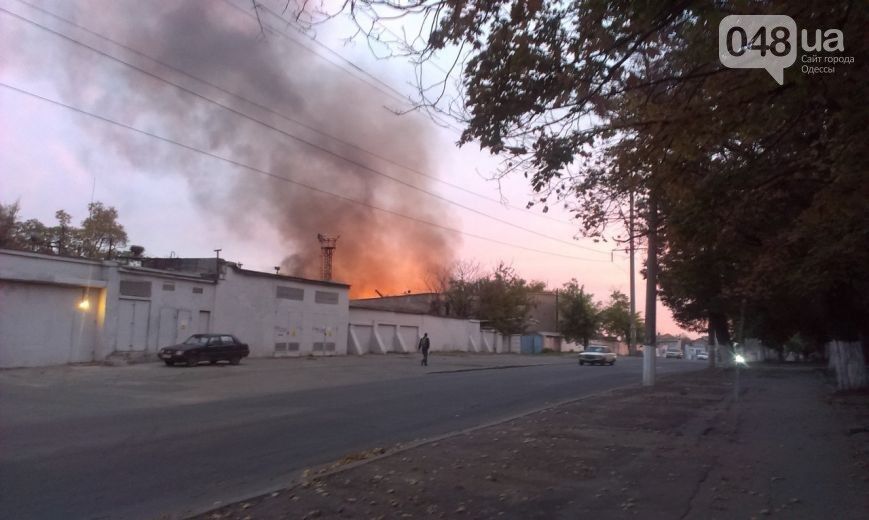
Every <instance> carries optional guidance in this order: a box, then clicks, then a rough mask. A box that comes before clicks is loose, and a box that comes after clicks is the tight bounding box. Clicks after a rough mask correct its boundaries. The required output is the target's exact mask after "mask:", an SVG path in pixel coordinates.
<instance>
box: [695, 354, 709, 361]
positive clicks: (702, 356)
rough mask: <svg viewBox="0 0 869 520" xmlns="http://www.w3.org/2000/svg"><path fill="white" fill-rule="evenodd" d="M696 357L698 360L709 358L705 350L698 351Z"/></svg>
mask: <svg viewBox="0 0 869 520" xmlns="http://www.w3.org/2000/svg"><path fill="white" fill-rule="evenodd" d="M697 359H698V360H700V361H706V360H708V359H709V354H707V353H706V352H698V353H697Z"/></svg>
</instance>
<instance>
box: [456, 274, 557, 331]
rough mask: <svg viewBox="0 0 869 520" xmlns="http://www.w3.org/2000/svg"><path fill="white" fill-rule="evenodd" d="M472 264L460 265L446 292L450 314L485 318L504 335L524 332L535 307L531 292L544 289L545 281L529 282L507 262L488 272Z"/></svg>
mask: <svg viewBox="0 0 869 520" xmlns="http://www.w3.org/2000/svg"><path fill="white" fill-rule="evenodd" d="M472 265H473V264H468V263H460V264H457V265H456V270H455V271H454V276H453V277H452V279H451V280H450V284H449V288H448V289H447V290H446V292H445V295H446V301H447V304H448V305H449V314H450V315H452V316H456V317H460V318H476V319H479V320H482V321H484V322H485V323H484V325H486V326H489V327H492V328H493V329H495V330H497V331H499V332H501V333H503V334H521V333H523V332H524V331H525V327H526V324H527V321H528V315H529V313H530V311H531V308H532V306H533V300H532V298H531V294H532V293H534V292H539V291H541V290H543V288H544V284H542V283H540V282H527V281H526V280H525V279H523V278H521V277H520V276H518V275H517V274H516V271H515V270H514V269H513V268H512V267H510V266H508V265H507V264H505V263H503V262H502V263H500V264H498V266H497V267H496V268H495V269H494V270H493V271H492V272H491V273H488V274H484V275H479V274H478V272H477V270H476V269H474V268H469V266H471V267H472Z"/></svg>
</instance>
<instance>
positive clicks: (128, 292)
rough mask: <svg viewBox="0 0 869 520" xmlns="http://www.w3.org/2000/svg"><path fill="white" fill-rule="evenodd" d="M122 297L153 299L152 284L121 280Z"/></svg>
mask: <svg viewBox="0 0 869 520" xmlns="http://www.w3.org/2000/svg"><path fill="white" fill-rule="evenodd" d="M120 291H121V296H136V297H139V298H150V297H151V282H135V281H132V280H121V286H120Z"/></svg>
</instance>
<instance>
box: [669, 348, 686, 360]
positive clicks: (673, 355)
mask: <svg viewBox="0 0 869 520" xmlns="http://www.w3.org/2000/svg"><path fill="white" fill-rule="evenodd" d="M683 357H685V354H683V353H682V351H681V350H667V351H665V352H664V358H665V359H666V358H676V359H682V358H683Z"/></svg>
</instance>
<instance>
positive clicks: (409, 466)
mask: <svg viewBox="0 0 869 520" xmlns="http://www.w3.org/2000/svg"><path fill="white" fill-rule="evenodd" d="M732 382H733V374H732V373H728V372H724V371H718V372H710V371H702V372H694V373H689V374H682V375H676V376H668V377H665V378H662V379H660V380H659V384H658V386H657V387H655V388H654V389H652V390H650V389H641V388H636V387H635V388H630V389H621V390H617V391H613V392H607V393H605V394H599V395H598V396H594V397H590V398H586V399H581V400H577V401H575V402H572V403H568V404H563V405H560V406H557V407H554V408H549V409H547V410H543V411H540V412H536V413H533V414H530V415H526V416H523V417H519V418H516V419H513V420H510V421H507V422H503V423H500V424H496V425H491V426H487V427H482V428H477V429H473V430H470V431H467V432H464V433H461V434H458V435H453V436H449V437H446V438H442V439H436V440H432V441H428V442H421V443H418V444H417V445H416V446H412V447H403V448H402V447H399V448H397V449H388V450H382V449H374V450H372V451H371V452H368V453H360V454H349V455H348V456H347V457H346V458H345V459H344V460H342V461H338V462H337V463H336V464H335V465H333V466H332V467H329V468H319V469H314V470H312V471H309V472H306V474H305V475H301V476H300V482H299V483H297V484H296V485H292V484H290V483H288V485H292V487H289V488H288V489H284V490H280V491H276V492H274V493H267V494H265V495H263V496H261V497H258V498H255V499H251V500H248V501H246V502H241V503H237V504H232V505H228V506H225V507H222V508H220V509H216V510H214V511H211V512H208V513H205V514H203V515H201V516H200V517H197V518H202V519H217V518H237V519H245V518H250V519H264V518H266V519H268V518H275V519H277V518H515V519H526V518H540V519H553V518H564V519H575V518H595V519H607V518H642V519H648V518H652V519H657V518H660V519H670V518H702V519H707V518H746V519H748V518H764V517H767V516H771V517H780V518H788V519H792V518H795V519H802V518H805V519H810V518H836V519H851V518H854V519H857V518H865V515H866V511H867V510H869V494H867V491H869V481H867V480H869V471H867V470H869V443H867V438H869V433H867V427H869V405H867V402H869V397H867V395H866V394H863V395H853V396H845V397H841V396H840V397H833V396H831V395H830V389H829V388H828V387H827V386H826V383H825V382H824V380H823V379H822V378H821V377H820V375H819V373H818V372H816V371H813V370H800V369H775V368H769V369H767V368H751V369H748V370H744V371H743V373H742V392H741V395H740V398H739V400H738V402H735V401H734V399H733V397H734V392H733V386H732ZM364 459H368V460H364Z"/></svg>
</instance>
